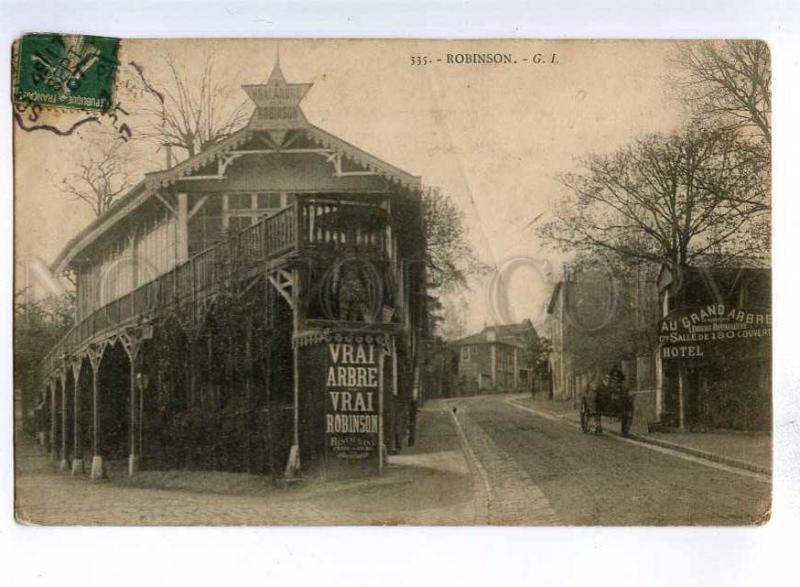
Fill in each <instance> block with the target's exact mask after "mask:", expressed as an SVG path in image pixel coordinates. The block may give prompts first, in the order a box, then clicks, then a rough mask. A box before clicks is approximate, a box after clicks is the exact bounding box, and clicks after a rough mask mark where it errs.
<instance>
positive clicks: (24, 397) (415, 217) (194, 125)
mask: <svg viewBox="0 0 800 587" xmlns="http://www.w3.org/2000/svg"><path fill="white" fill-rule="evenodd" d="M12 59H13V61H12V101H13V118H14V120H13V135H14V151H13V155H14V247H15V248H14V297H13V312H14V325H13V326H14V331H13V343H14V349H13V353H14V355H13V356H14V364H13V366H14V467H15V468H14V471H15V478H14V482H15V507H14V512H15V517H16V520H17V522H18V523H20V524H24V525H45V526H50V525H55V526H75V525H77V526H96V525H103V526H105V525H111V526H239V525H247V526H286V525H289V526H320V525H325V526H329V525H333V526H353V525H355V526H371V525H378V526H385V525H391V526H397V525H400V526H760V525H763V524H766V523H767V522H768V521H769V519H770V516H771V511H772V507H771V504H772V501H771V500H772V497H771V495H772V493H771V491H772V445H773V443H772V430H773V394H772V391H773V390H772V388H773V384H772V270H771V258H772V254H771V238H772V197H771V185H772V167H771V162H772V106H771V105H772V94H771V81H772V80H771V71H772V58H771V53H770V48H769V46H768V45H767V43H765V42H764V41H760V40H749V39H717V40H659V41H644V40H637V41H633V40H631V41H623V40H620V41H612V40H608V41H599V40H597V41H592V40H547V41H538V40H511V39H506V40H480V41H477V40H476V41H456V40H451V41H441V40H364V39H362V40H356V39H349V40H348V39H337V40H333V39H328V40H312V39H308V40H302V39H267V38H265V39H227V40H226V39H152V40H146V39H125V38H123V39H119V38H112V37H100V36H91V35H74V34H57V33H31V34H26V35H23V36H22V37H20V38H19V39H18V40H17V41H16V42H15V44H14V47H13V55H12Z"/></svg>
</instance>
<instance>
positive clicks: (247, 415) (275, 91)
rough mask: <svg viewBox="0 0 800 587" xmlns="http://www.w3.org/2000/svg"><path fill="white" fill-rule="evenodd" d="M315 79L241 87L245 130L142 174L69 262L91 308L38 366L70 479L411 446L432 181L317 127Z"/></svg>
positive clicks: (351, 456) (343, 463)
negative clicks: (404, 440) (312, 109)
mask: <svg viewBox="0 0 800 587" xmlns="http://www.w3.org/2000/svg"><path fill="white" fill-rule="evenodd" d="M310 87H311V84H298V83H287V82H286V80H285V78H284V76H283V74H282V72H281V69H280V67H279V65H277V64H276V66H275V68H274V70H273V71H272V74H271V76H270V78H269V80H268V81H267V82H266V83H265V84H263V85H246V86H243V89H244V91H245V92H246V93H247V94H248V96H249V97H250V98H251V99H252V100H253V102H254V103H255V108H254V112H253V115H252V117H251V119H250V121H249V123H248V124H247V125H246V126H245V127H244V128H242V129H241V130H239V131H238V132H236V133H235V134H233V135H232V136H230V137H228V138H227V139H225V140H223V141H222V142H220V143H218V144H216V145H214V146H212V147H210V148H208V149H207V150H205V151H203V152H201V153H199V154H197V155H196V156H194V157H191V158H189V159H187V160H185V161H183V162H181V163H178V164H177V165H174V166H173V167H172V168H170V169H167V170H164V171H159V172H155V173H148V174H145V177H144V179H143V180H142V181H141V182H140V183H139V184H137V185H136V186H135V187H133V188H132V189H131V190H130V191H129V192H128V193H127V194H126V195H125V196H124V197H122V198H121V199H120V200H119V201H118V202H117V203H116V205H114V206H113V207H112V208H111V209H109V210H108V211H107V212H106V213H105V214H103V215H102V216H101V217H99V218H97V219H96V220H95V221H94V222H92V223H91V224H90V225H89V226H88V227H87V228H86V229H85V230H83V231H81V233H80V234H78V235H77V236H75V237H74V238H73V239H72V240H71V241H70V242H69V243H68V244H67V246H66V247H65V248H64V250H63V252H62V253H61V254H60V256H59V257H58V258H57V260H56V261H55V263H54V270H55V271H56V272H59V273H60V272H71V273H73V274H74V276H75V281H76V283H77V299H78V317H77V318H78V320H77V324H76V326H75V327H74V328H73V329H72V330H71V331H70V332H69V333H68V335H67V336H66V337H65V338H64V339H63V340H62V341H61V342H60V343H59V344H57V345H56V347H55V348H53V349H52V351H51V352H50V353H49V355H48V356H47V358H46V360H45V362H44V364H43V368H42V389H43V393H44V395H45V397H46V399H47V401H46V403H45V405H46V410H45V414H44V417H43V418H42V419H41V420H42V421H43V422H46V426H47V427H48V431H47V432H48V434H47V435H46V437H47V443H48V445H49V448H50V452H51V455H52V458H53V459H54V460H58V461H59V462H60V463H61V466H62V467H63V468H68V467H71V469H72V471H73V472H75V473H79V472H82V471H83V470H84V466H86V468H87V469H88V470H90V472H91V476H92V477H94V478H97V477H101V476H103V475H104V474H107V469H108V466H107V465H108V461H109V460H110V461H119V462H120V465H121V463H122V462H125V463H127V469H128V471H129V473H131V474H132V473H134V472H135V471H136V470H137V469H138V468H139V467H140V466H145V467H153V468H157V467H166V468H169V467H181V468H183V467H188V468H194V469H216V470H228V471H248V472H259V473H266V474H271V475H273V476H279V475H284V474H288V475H295V474H298V473H299V472H300V471H301V468H302V470H303V471H317V470H319V471H324V472H328V473H332V472H334V471H337V470H340V469H341V470H342V471H345V472H346V471H354V470H361V469H366V470H370V471H379V470H380V468H381V466H382V464H383V454H384V447H388V448H398V447H396V446H392V445H393V444H395V443H396V442H397V441H396V440H395V439H396V438H398V437H402V436H403V435H402V430H403V427H404V426H406V421H407V419H408V416H407V414H408V409H407V406H408V405H409V403H410V401H411V399H412V397H413V395H414V394H415V393H416V383H415V382H416V381H417V380H418V378H419V365H420V355H421V352H422V348H423V346H424V345H422V344H421V338H422V335H423V325H424V323H425V320H424V315H425V308H424V303H425V302H424V300H425V274H424V264H423V260H424V254H423V253H424V233H423V225H422V214H421V182H420V178H419V177H416V176H412V175H409V174H408V173H406V172H404V171H402V170H400V169H398V168H396V167H394V166H392V165H390V164H388V163H386V162H384V161H381V160H380V159H378V158H377V157H374V156H373V155H370V154H369V153H367V152H365V151H363V150H361V149H359V148H357V147H355V146H353V145H351V144H350V143H348V142H346V141H344V140H342V139H341V138H339V137H336V136H334V135H332V134H330V133H328V132H326V131H325V130H323V129H321V128H319V127H317V126H315V125H313V124H312V123H310V122H309V121H308V120H307V119H306V117H305V115H304V114H303V112H302V110H301V108H300V105H299V103H300V100H301V99H302V98H303V96H304V95H305V94H306V92H307V91H308V90H309V89H310ZM90 462H91V466H90V467H89V463H90ZM301 464H302V467H301ZM112 468H113V467H112Z"/></svg>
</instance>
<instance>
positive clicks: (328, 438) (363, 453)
mask: <svg viewBox="0 0 800 587" xmlns="http://www.w3.org/2000/svg"><path fill="white" fill-rule="evenodd" d="M326 347H327V348H326V355H327V369H326V374H325V395H326V398H325V455H326V459H325V460H326V463H327V466H328V467H327V468H328V469H329V470H330V469H331V467H334V468H335V467H338V465H345V463H347V462H350V463H353V462H356V463H357V464H360V465H362V466H363V467H366V468H372V467H373V466H374V467H375V468H376V469H377V468H379V467H380V443H381V426H382V422H381V406H382V402H381V397H380V394H381V393H382V388H383V386H382V384H381V378H382V376H383V347H382V345H380V344H378V343H377V342H373V341H370V342H367V341H366V340H363V339H362V342H345V341H343V340H342V341H338V342H337V341H331V342H328V343H327V344H326Z"/></svg>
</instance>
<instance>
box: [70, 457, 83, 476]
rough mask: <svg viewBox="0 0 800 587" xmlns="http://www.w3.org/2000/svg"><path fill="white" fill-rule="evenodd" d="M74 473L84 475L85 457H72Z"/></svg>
mask: <svg viewBox="0 0 800 587" xmlns="http://www.w3.org/2000/svg"><path fill="white" fill-rule="evenodd" d="M72 474H73V475H83V459H72Z"/></svg>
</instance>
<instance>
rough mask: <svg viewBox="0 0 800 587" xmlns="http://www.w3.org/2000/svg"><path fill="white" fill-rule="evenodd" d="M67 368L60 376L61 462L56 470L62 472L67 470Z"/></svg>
mask: <svg viewBox="0 0 800 587" xmlns="http://www.w3.org/2000/svg"><path fill="white" fill-rule="evenodd" d="M66 369H67V367H66V365H65V366H64V372H63V373H62V374H61V461H60V462H59V464H58V468H59V469H61V470H62V471H66V470H67V469H69V458H68V456H69V449H68V445H69V438H68V434H67V433H68V431H69V429H68V428H67V424H68V422H69V412H68V410H67V371H66Z"/></svg>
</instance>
